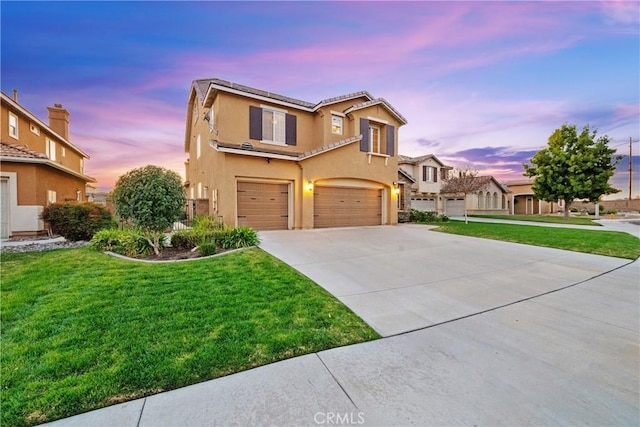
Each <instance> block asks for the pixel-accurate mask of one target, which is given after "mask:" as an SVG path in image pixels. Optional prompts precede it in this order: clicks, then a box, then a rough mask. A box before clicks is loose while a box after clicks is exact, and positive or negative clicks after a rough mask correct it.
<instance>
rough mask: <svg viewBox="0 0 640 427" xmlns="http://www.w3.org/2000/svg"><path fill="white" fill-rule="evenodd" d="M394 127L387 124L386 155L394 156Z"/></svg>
mask: <svg viewBox="0 0 640 427" xmlns="http://www.w3.org/2000/svg"><path fill="white" fill-rule="evenodd" d="M395 130H396V128H395V127H393V126H387V155H389V156H392V157H393V156H395V155H396V153H395V146H396V132H395Z"/></svg>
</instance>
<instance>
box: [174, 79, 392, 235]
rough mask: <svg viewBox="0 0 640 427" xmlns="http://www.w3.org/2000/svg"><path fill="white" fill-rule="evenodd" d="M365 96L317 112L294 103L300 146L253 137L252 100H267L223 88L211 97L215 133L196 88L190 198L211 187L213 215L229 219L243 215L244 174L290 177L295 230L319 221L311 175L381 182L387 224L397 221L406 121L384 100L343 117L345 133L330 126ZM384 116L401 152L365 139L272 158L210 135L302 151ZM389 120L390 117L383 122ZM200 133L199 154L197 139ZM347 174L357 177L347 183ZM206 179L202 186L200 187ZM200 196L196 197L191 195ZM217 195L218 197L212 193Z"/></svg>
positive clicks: (190, 130) (333, 181)
mask: <svg viewBox="0 0 640 427" xmlns="http://www.w3.org/2000/svg"><path fill="white" fill-rule="evenodd" d="M364 100H366V99H365V98H362V99H357V100H350V101H345V102H342V103H337V104H332V105H330V106H326V107H323V108H322V109H320V111H319V112H316V113H310V112H306V111H302V110H296V109H294V108H283V107H282V106H279V105H277V104H273V106H274V107H276V108H279V109H286V110H287V111H288V112H289V114H295V115H296V117H297V145H295V146H286V145H273V144H265V143H262V142H260V141H256V140H251V139H249V105H254V106H260V105H268V103H267V102H259V101H255V100H252V99H249V98H244V97H242V96H238V95H235V94H228V93H224V92H219V93H218V94H217V96H216V97H215V98H214V99H213V100H208V102H209V103H210V105H213V108H214V131H211V130H210V128H209V123H208V122H207V121H205V120H204V119H203V116H204V114H205V113H206V112H207V110H208V107H204V106H202V105H200V104H199V100H197V99H196V96H195V93H194V92H192V94H191V97H190V99H189V102H188V105H187V131H186V132H185V138H186V140H185V148H186V152H187V153H188V161H187V163H186V165H185V167H186V178H187V181H188V187H187V197H188V198H201V197H202V196H203V194H198V188H202V189H203V188H204V187H205V186H206V187H207V188H208V197H209V199H210V201H209V203H210V206H209V211H210V212H211V214H214V215H215V214H217V215H221V216H222V217H223V220H224V222H225V223H226V224H231V225H234V224H236V221H237V212H236V208H237V206H236V196H237V193H236V191H237V186H236V183H237V182H238V180H260V181H271V182H286V183H289V184H290V203H292V210H293V212H292V218H293V219H292V220H290V222H291V224H290V228H296V229H300V228H312V227H313V191H309V190H308V189H307V183H308V182H309V181H311V182H313V183H315V182H318V181H320V182H322V183H324V184H325V185H327V184H330V185H345V183H347V185H356V186H360V187H366V186H372V185H373V186H376V187H377V188H381V189H383V190H384V191H383V195H384V197H383V199H384V202H383V203H384V206H383V213H384V215H385V221H384V222H385V223H386V224H395V223H397V200H396V197H397V195H396V194H395V192H394V191H393V183H394V182H396V181H397V167H398V163H397V152H398V145H397V143H398V129H399V127H400V126H401V124H400V122H399V121H398V120H397V119H396V118H395V116H393V115H392V114H390V113H389V112H388V111H387V110H386V109H385V108H384V107H382V106H380V105H374V106H370V107H368V108H364V109H361V110H357V111H355V112H354V113H353V114H351V115H349V116H347V117H344V120H343V125H344V133H343V134H342V135H337V134H333V133H332V132H331V110H334V111H341V110H344V109H346V108H348V107H349V106H351V105H353V104H355V103H359V102H362V101H364ZM194 103H196V104H197V105H198V109H197V117H196V119H195V120H192V118H191V115H192V113H193V104H194ZM361 117H363V118H369V119H370V120H373V119H379V120H381V121H384V122H387V123H388V125H392V126H394V127H395V147H394V153H395V155H394V156H378V155H370V154H367V153H365V152H361V151H360V145H359V144H360V143H359V141H355V142H353V143H351V144H348V145H345V146H342V147H339V148H336V149H333V150H330V151H326V152H323V153H321V154H319V155H316V156H313V157H310V158H307V159H305V160H302V161H291V160H280V159H273V158H272V159H270V160H269V161H268V162H267V159H265V158H263V157H252V156H248V155H238V154H230V153H223V152H219V151H217V150H216V149H215V148H214V146H213V144H210V140H217V141H220V142H223V143H232V144H241V143H243V142H245V141H247V142H251V144H252V145H253V146H254V147H256V148H263V149H271V150H274V149H275V150H278V151H281V152H290V153H295V154H301V153H305V152H309V151H311V150H313V149H315V148H320V147H323V146H326V145H327V144H330V143H332V142H337V141H341V140H345V139H347V138H349V137H352V136H356V135H359V134H360V129H359V127H360V120H359V119H360V118H361ZM382 124H383V125H384V123H382ZM198 137H199V138H200V156H198V153H197V140H198ZM381 137H382V138H381V143H382V144H385V145H386V132H385V131H382V132H381ZM346 179H348V180H350V181H346ZM198 184H199V185H198ZM192 194H193V196H192ZM214 194H216V195H217V200H216V201H215V202H214V200H213V195H214Z"/></svg>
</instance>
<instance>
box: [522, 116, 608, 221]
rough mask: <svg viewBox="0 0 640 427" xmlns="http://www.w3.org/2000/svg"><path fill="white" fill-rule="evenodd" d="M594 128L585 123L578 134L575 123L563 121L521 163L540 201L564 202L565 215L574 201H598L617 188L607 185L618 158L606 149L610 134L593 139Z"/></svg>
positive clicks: (594, 136)
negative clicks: (528, 158) (545, 142)
mask: <svg viewBox="0 0 640 427" xmlns="http://www.w3.org/2000/svg"><path fill="white" fill-rule="evenodd" d="M596 133H597V132H596V131H595V130H593V131H592V130H591V129H589V126H588V125H587V126H584V127H583V128H582V131H581V132H580V134H578V131H577V129H576V126H575V125H568V124H564V125H562V127H561V128H559V129H556V130H555V131H554V132H553V133H552V134H551V136H550V137H549V142H548V144H547V147H546V148H544V149H542V150H540V151H538V152H537V153H536V154H535V155H534V156H533V158H532V159H531V161H530V163H531V164H524V165H523V166H524V170H525V173H524V174H525V175H526V176H530V177H535V179H534V181H533V192H534V194H535V195H536V197H537V198H538V199H540V200H544V201H547V202H557V201H559V200H563V201H564V203H565V208H564V218H565V220H568V219H569V208H570V207H571V204H572V203H573V201H574V200H576V199H579V200H585V199H586V200H589V201H590V202H594V203H596V202H598V201H599V200H600V197H602V196H603V195H605V194H613V193H617V192H618V191H620V190H617V189H615V188H613V187H612V186H611V185H609V178H611V177H612V176H613V174H614V172H615V168H616V165H617V164H618V163H619V162H620V157H619V156H616V155H615V150H613V149H611V148H609V137H608V136H606V135H605V136H601V137H600V138H598V139H596Z"/></svg>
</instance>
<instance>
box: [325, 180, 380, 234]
mask: <svg viewBox="0 0 640 427" xmlns="http://www.w3.org/2000/svg"><path fill="white" fill-rule="evenodd" d="M313 209H314V215H313V216H314V227H315V228H325V227H350V226H363V225H380V224H382V190H376V189H369V188H343V187H316V188H315V190H314V194H313Z"/></svg>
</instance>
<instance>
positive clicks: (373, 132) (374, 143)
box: [369, 125, 383, 154]
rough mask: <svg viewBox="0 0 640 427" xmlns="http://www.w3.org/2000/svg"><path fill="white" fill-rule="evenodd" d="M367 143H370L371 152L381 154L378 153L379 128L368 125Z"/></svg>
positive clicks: (380, 152)
mask: <svg viewBox="0 0 640 427" xmlns="http://www.w3.org/2000/svg"><path fill="white" fill-rule="evenodd" d="M369 141H371V150H370V151H371V152H372V153H378V154H383V153H382V151H380V127H379V126H374V125H370V126H369Z"/></svg>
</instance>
